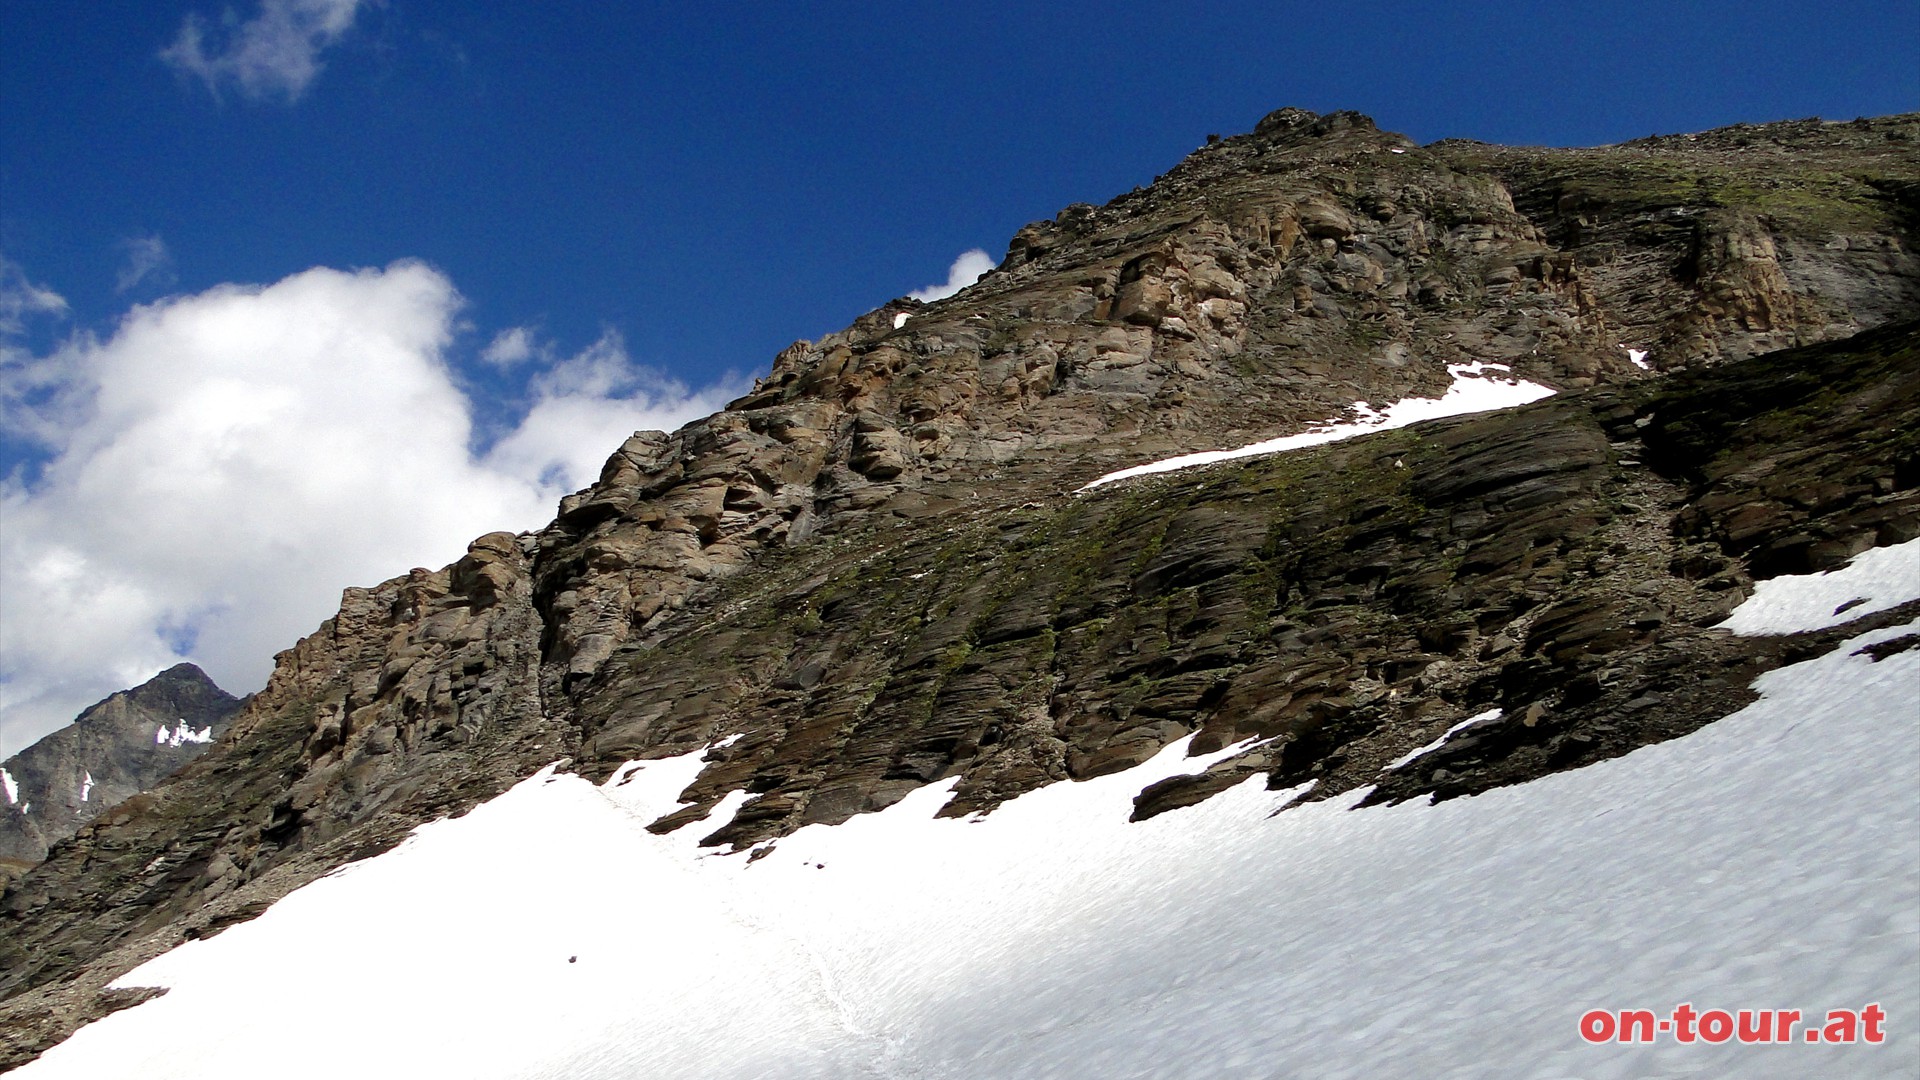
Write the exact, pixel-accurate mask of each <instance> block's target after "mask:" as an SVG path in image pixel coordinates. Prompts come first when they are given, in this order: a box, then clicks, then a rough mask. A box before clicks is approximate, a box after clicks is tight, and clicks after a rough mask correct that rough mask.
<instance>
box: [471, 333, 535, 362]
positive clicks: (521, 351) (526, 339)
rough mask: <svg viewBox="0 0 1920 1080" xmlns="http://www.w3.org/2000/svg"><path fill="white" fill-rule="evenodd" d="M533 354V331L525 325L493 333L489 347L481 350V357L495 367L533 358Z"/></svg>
mask: <svg viewBox="0 0 1920 1080" xmlns="http://www.w3.org/2000/svg"><path fill="white" fill-rule="evenodd" d="M533 354H534V337H533V331H532V330H529V329H527V328H526V327H524V326H510V327H508V328H507V329H505V330H502V331H500V332H499V333H497V334H495V335H493V340H492V341H490V342H488V343H487V347H486V348H484V349H482V350H480V359H482V360H485V361H486V362H487V363H489V364H492V365H493V366H495V367H503V368H505V367H512V366H513V365H515V364H518V363H520V362H522V361H524V360H531V359H533Z"/></svg>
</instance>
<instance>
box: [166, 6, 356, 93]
mask: <svg viewBox="0 0 1920 1080" xmlns="http://www.w3.org/2000/svg"><path fill="white" fill-rule="evenodd" d="M365 2H366V0H260V11H259V13H258V14H256V15H254V17H253V18H251V19H248V20H246V21H245V22H239V21H238V20H237V19H236V18H235V17H234V16H233V14H232V13H231V12H229V13H228V15H227V18H226V19H225V20H224V23H225V25H224V26H223V27H222V30H223V31H224V32H223V33H219V34H215V35H212V37H211V38H210V36H209V34H208V31H207V26H206V22H205V20H203V19H201V18H200V16H198V15H191V14H190V15H188V16H187V18H186V21H185V22H184V23H182V24H181V26H180V33H179V34H178V35H177V36H176V37H175V38H174V39H173V44H171V45H169V46H167V47H166V48H165V49H163V50H161V52H160V59H162V60H164V61H166V62H167V63H169V64H171V65H173V66H174V67H175V68H176V69H178V70H180V71H182V72H185V73H187V74H189V75H192V76H194V77H196V78H198V79H199V80H200V81H201V82H203V83H205V84H206V86H207V89H208V90H209V91H211V92H212V93H213V95H214V96H215V97H218V96H219V95H220V88H221V87H222V86H224V85H227V84H232V85H233V86H236V87H238V88H239V90H240V92H241V93H242V94H243V95H245V96H247V97H249V98H253V99H255V100H265V99H267V98H271V97H274V96H281V97H284V98H285V99H286V100H287V101H288V102H293V101H297V100H298V99H299V97H300V95H301V94H303V93H305V92H306V90H307V87H308V86H309V85H311V84H312V83H313V80H314V79H315V78H317V77H319V75H320V69H321V67H322V65H321V63H320V54H321V52H323V51H325V50H326V49H327V48H329V47H330V46H332V45H334V44H336V43H337V42H338V41H339V40H340V39H341V38H342V37H344V36H346V33H347V31H348V30H350V29H352V28H353V20H354V16H355V15H357V14H358V13H359V10H360V7H361V6H362V4H363V3H365ZM215 39H220V40H215Z"/></svg>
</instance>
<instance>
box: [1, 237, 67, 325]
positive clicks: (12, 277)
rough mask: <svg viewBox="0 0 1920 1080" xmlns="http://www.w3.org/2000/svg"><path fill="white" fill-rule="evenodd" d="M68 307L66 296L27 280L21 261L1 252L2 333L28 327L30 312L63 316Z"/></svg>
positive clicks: (31, 313) (32, 313)
mask: <svg viewBox="0 0 1920 1080" xmlns="http://www.w3.org/2000/svg"><path fill="white" fill-rule="evenodd" d="M66 310H67V300H66V298H65V297H63V296H61V295H60V294H59V293H57V292H54V291H53V290H52V289H49V288H47V287H46V286H45V285H35V284H34V283H33V282H31V281H28V280H27V273H26V271H25V270H22V269H21V268H20V264H18V263H16V262H14V261H13V260H11V259H9V258H7V257H6V256H4V255H0V334H18V333H20V332H21V331H23V330H25V329H26V321H27V316H29V315H63V314H65V313H66Z"/></svg>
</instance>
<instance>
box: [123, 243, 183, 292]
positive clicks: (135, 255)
mask: <svg viewBox="0 0 1920 1080" xmlns="http://www.w3.org/2000/svg"><path fill="white" fill-rule="evenodd" d="M120 247H121V249H122V250H123V251H125V252H126V255H127V258H126V262H124V263H122V264H121V265H120V272H119V273H118V274H117V275H115V277H114V282H113V291H114V292H116V293H123V292H126V291H127V290H128V289H131V288H133V287H134V286H136V285H139V284H140V283H142V282H146V281H152V282H153V283H154V284H156V285H158V286H160V287H161V288H166V287H167V286H168V285H171V284H172V283H173V255H172V254H171V253H170V252H168V251H167V242H166V241H165V240H162V239H160V237H159V235H158V234H154V235H149V236H135V237H132V238H129V239H127V240H122V241H121V242H120Z"/></svg>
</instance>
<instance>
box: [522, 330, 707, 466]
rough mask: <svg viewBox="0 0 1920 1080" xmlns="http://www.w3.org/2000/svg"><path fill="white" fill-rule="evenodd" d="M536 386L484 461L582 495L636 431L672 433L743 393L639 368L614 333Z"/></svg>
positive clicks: (558, 366) (536, 380)
mask: <svg viewBox="0 0 1920 1080" xmlns="http://www.w3.org/2000/svg"><path fill="white" fill-rule="evenodd" d="M495 341H496V343H497V342H498V339H497V338H496V339H495ZM532 350H533V346H531V345H529V351H530V352H531V351H532ZM544 351H547V352H548V353H549V354H550V351H551V350H544ZM532 387H533V394H534V396H533V404H532V407H531V408H529V409H528V410H527V414H526V417H525V418H524V419H522V420H521V421H520V424H519V426H518V427H516V428H515V429H514V430H513V431H512V432H511V433H510V434H508V435H507V436H506V437H505V438H503V439H501V440H499V441H498V442H496V443H495V444H494V446H493V449H492V450H490V451H488V453H487V455H486V458H485V462H486V464H487V465H488V466H489V467H490V468H493V469H495V470H497V471H499V472H501V473H503V474H505V475H508V476H519V477H526V478H530V479H532V480H533V481H535V482H536V483H539V484H541V485H542V486H544V487H547V488H550V489H553V490H557V491H576V490H578V489H580V488H583V487H586V486H587V485H588V484H590V483H592V482H593V481H594V480H596V479H598V478H599V476H600V469H601V466H603V465H605V464H606V460H607V456H608V455H609V454H611V453H612V452H613V451H614V450H615V449H616V448H617V447H618V446H619V445H620V444H621V443H623V442H625V441H626V439H627V436H629V435H631V434H633V433H634V432H636V431H646V430H649V429H652V430H659V431H672V430H673V429H674V428H677V427H679V426H680V425H681V424H684V423H686V422H687V421H688V420H691V419H693V418H695V417H698V416H705V415H707V414H708V413H711V412H714V411H716V410H718V409H720V408H722V407H723V406H725V405H726V403H727V401H728V399H729V398H732V397H735V396H737V395H738V394H739V393H740V392H741V391H742V390H744V389H745V388H744V387H742V386H737V385H733V384H731V383H722V384H720V385H716V386H712V387H708V388H706V389H704V390H699V391H694V390H690V389H688V387H687V386H686V385H685V384H684V383H681V382H679V381H678V380H675V379H671V378H668V377H666V376H664V375H662V374H660V373H659V372H656V371H652V370H650V369H647V368H643V367H640V366H639V365H636V364H635V363H634V362H633V360H632V359H631V358H630V357H629V356H628V355H627V349H626V344H625V342H623V341H622V340H621V338H620V335H619V334H618V333H617V332H615V331H613V330H608V331H606V332H604V333H603V334H601V336H600V340H598V341H596V342H594V343H593V344H592V345H590V346H588V347H587V348H586V349H585V350H583V351H582V352H580V353H579V354H578V355H576V356H573V357H569V358H568V359H566V360H562V361H560V362H559V363H557V364H554V365H553V366H552V367H550V368H548V369H547V370H545V371H543V372H542V373H541V374H539V375H538V376H536V377H535V378H534V379H533V384H532Z"/></svg>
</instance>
